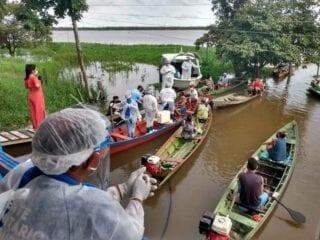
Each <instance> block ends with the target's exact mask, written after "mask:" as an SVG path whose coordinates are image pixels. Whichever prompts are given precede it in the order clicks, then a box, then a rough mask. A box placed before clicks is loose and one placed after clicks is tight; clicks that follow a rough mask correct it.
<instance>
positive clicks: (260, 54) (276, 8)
mask: <svg viewBox="0 0 320 240" xmlns="http://www.w3.org/2000/svg"><path fill="white" fill-rule="evenodd" d="M213 4H214V8H213V9H215V10H216V12H217V14H218V18H219V21H218V23H217V24H216V25H213V26H212V27H211V29H210V30H209V33H208V34H206V35H204V36H203V37H202V38H200V39H198V41H197V44H203V43H206V44H208V45H215V47H216V48H217V53H218V54H219V55H220V56H221V57H222V58H224V59H226V60H228V61H231V62H232V64H233V66H234V70H235V72H236V74H237V75H239V74H240V73H241V71H247V70H249V71H252V72H254V73H255V74H257V75H259V74H260V69H261V68H262V67H264V66H265V65H266V64H273V65H276V64H278V63H279V62H299V61H300V60H301V56H306V55H308V54H310V52H312V51H313V50H314V47H315V44H314V40H313V35H314V34H315V32H316V31H317V25H316V21H315V19H316V17H317V15H316V13H315V11H314V7H315V6H316V4H317V3H316V2H315V1H313V0H306V1H302V0H300V1H299V0H296V1H291V0H290V1H289V0H281V1H280V0H278V1H277V0H274V1H270V0H256V1H240V0H236V1H224V0H214V1H213Z"/></svg>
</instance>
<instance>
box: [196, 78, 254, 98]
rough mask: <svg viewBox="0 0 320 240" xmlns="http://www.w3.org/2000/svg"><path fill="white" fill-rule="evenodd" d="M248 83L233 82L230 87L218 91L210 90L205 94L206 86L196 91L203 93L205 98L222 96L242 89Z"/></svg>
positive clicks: (245, 81)
mask: <svg viewBox="0 0 320 240" xmlns="http://www.w3.org/2000/svg"><path fill="white" fill-rule="evenodd" d="M247 83H248V81H247V80H244V81H240V82H238V81H237V82H234V83H233V84H232V85H230V86H229V87H221V88H219V89H218V90H211V91H209V92H206V91H205V89H206V86H203V87H201V88H199V89H198V91H199V92H200V93H203V94H204V95H206V96H215V97H217V96H222V95H224V94H227V93H229V92H232V91H233V90H235V89H237V88H240V87H243V86H245V85H246V84H247Z"/></svg>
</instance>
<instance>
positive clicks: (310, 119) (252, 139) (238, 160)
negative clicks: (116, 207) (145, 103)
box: [112, 66, 320, 240]
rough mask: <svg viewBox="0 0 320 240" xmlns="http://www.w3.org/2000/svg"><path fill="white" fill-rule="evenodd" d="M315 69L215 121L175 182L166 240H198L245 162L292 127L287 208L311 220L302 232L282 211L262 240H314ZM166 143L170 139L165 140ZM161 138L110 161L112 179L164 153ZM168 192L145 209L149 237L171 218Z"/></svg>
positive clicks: (317, 167) (319, 103) (319, 195)
mask: <svg viewBox="0 0 320 240" xmlns="http://www.w3.org/2000/svg"><path fill="white" fill-rule="evenodd" d="M315 71H316V67H315V66H308V68H307V69H302V68H299V69H297V70H296V71H295V73H294V75H293V76H292V77H291V78H290V79H285V80H283V81H280V82H275V81H274V80H272V79H268V80H267V84H268V91H267V95H266V96H265V97H263V98H262V99H256V100H254V101H252V102H250V103H249V104H247V105H243V106H239V107H235V108H230V109H225V110H219V111H217V112H216V113H215V117H214V123H213V126H212V128H211V132H210V134H209V138H208V140H207V142H206V143H205V146H204V147H203V148H202V150H201V151H200V152H199V153H198V155H196V156H195V157H194V158H193V159H191V160H190V161H189V162H187V163H186V165H185V166H184V167H183V168H182V169H181V170H180V171H179V172H178V174H177V175H176V176H174V177H173V178H172V180H171V182H170V185H171V187H172V191H171V193H172V205H171V212H170V217H169V226H168V228H167V231H166V233H165V237H164V239H190V240H191V239H199V235H198V221H199V219H200V217H201V214H202V213H203V211H205V210H213V209H214V208H215V206H216V205H217V203H218V201H219V199H220V197H221V195H222V193H223V192H224V190H225V188H226V187H227V185H228V184H229V182H230V180H231V179H232V178H233V177H234V175H235V174H236V173H237V171H238V170H239V169H240V168H241V166H242V165H243V164H244V163H245V161H246V159H247V158H248V157H249V156H250V155H251V154H252V153H253V152H254V151H255V150H256V149H257V148H258V147H259V146H260V145H261V144H262V143H263V142H264V141H265V140H266V139H267V138H268V137H269V136H270V135H271V134H273V133H274V132H275V131H276V130H277V129H279V128H280V127H282V126H283V125H284V124H286V123H287V122H289V121H291V120H293V119H295V120H297V121H298V124H299V130H300V142H301V143H300V149H299V155H298V157H299V159H298V163H297V166H296V168H295V171H294V174H293V177H292V179H291V181H290V184H289V186H288V189H287V190H286V192H285V194H284V196H283V198H282V201H283V202H284V203H286V204H287V205H288V206H289V207H291V208H293V209H296V210H298V211H301V212H302V213H303V214H305V215H306V217H307V223H306V224H305V226H303V227H300V228H296V227H294V226H292V225H291V224H289V223H288V221H287V220H289V216H288V214H287V212H286V211H285V210H283V209H282V208H278V209H277V210H276V211H275V212H274V214H273V217H271V219H270V221H268V224H267V225H266V227H264V228H263V229H262V231H261V232H260V233H259V234H258V236H256V238H257V239H314V236H315V234H316V232H317V226H318V224H319V214H320V208H319V206H318V205H319V201H318V200H319V199H320V190H319V185H320V179H319V178H318V177H317V176H318V175H319V172H320V164H319V155H320V149H319V143H320V128H319V123H320V99H319V98H316V97H313V96H309V95H307V94H306V93H307V88H308V85H309V84H310V82H311V80H312V76H313V75H314V74H315ZM167 137H168V136H167ZM167 137H163V138H161V139H158V140H157V141H154V142H152V143H149V144H144V146H143V147H141V148H138V149H136V150H133V151H128V152H127V153H123V154H121V155H115V156H113V158H112V165H113V168H116V169H115V170H114V171H113V173H112V177H113V179H114V182H120V181H121V180H123V179H124V177H125V176H128V174H129V172H130V171H132V170H133V169H136V168H138V166H139V156H140V155H142V154H144V153H146V152H153V151H155V148H158V147H160V146H161V144H162V143H163V142H164V141H165V140H166V138H167ZM169 203H170V192H169V190H168V187H167V186H165V187H164V188H163V189H162V190H161V191H160V192H159V193H158V194H157V195H156V197H154V198H153V199H150V200H148V201H147V202H146V206H145V209H146V236H148V237H150V238H151V239H159V238H160V236H161V234H162V231H163V229H164V226H165V224H166V221H167V218H168V210H169Z"/></svg>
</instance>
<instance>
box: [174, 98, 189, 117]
mask: <svg viewBox="0 0 320 240" xmlns="http://www.w3.org/2000/svg"><path fill="white" fill-rule="evenodd" d="M187 103H188V99H187V97H186V96H184V95H182V96H180V97H179V101H178V102H177V103H176V109H175V111H174V113H175V115H176V116H179V117H180V116H185V115H186V114H187V113H188V107H187Z"/></svg>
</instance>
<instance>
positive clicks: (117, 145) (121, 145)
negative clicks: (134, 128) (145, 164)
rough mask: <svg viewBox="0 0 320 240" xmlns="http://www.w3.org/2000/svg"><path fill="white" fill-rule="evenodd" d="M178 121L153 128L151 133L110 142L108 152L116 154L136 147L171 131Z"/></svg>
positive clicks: (177, 125) (176, 126)
mask: <svg viewBox="0 0 320 240" xmlns="http://www.w3.org/2000/svg"><path fill="white" fill-rule="evenodd" d="M180 123H181V122H176V123H173V124H170V125H167V126H164V127H162V128H159V129H157V130H155V131H154V132H153V133H150V134H144V135H142V136H139V137H136V138H132V139H128V140H124V141H120V142H112V143H111V144H110V153H111V154H116V153H119V152H123V151H126V150H128V149H131V148H133V147H136V146H138V145H141V144H144V143H146V142H150V141H152V140H154V139H155V138H157V137H159V136H161V135H164V134H166V133H170V132H173V131H174V130H176V129H177V128H178V127H179V125H180Z"/></svg>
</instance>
